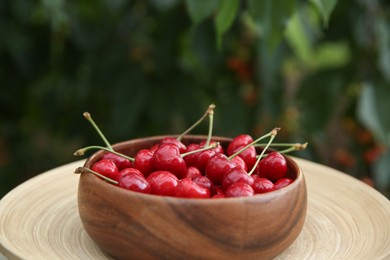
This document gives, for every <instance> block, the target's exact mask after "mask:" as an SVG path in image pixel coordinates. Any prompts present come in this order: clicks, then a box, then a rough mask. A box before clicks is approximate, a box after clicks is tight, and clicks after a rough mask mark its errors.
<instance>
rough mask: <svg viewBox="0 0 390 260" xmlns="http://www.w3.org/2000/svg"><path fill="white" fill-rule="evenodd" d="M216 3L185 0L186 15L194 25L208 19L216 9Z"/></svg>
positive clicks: (215, 0)
mask: <svg viewBox="0 0 390 260" xmlns="http://www.w3.org/2000/svg"><path fill="white" fill-rule="evenodd" d="M218 2H219V1H218V0H212V1H208V0H185V3H186V8H187V11H188V14H189V16H190V18H191V20H192V22H193V23H195V24H198V23H200V22H202V21H203V20H204V19H206V18H207V17H209V16H210V15H211V14H212V13H213V12H214V11H215V9H216V8H217V6H218Z"/></svg>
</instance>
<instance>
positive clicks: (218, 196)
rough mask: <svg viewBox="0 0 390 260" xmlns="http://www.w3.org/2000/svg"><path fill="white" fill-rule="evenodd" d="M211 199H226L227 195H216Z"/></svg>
mask: <svg viewBox="0 0 390 260" xmlns="http://www.w3.org/2000/svg"><path fill="white" fill-rule="evenodd" d="M211 198H212V199H222V198H225V194H223V193H220V194H214V195H213V196H212V197H211Z"/></svg>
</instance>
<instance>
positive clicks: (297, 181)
mask: <svg viewBox="0 0 390 260" xmlns="http://www.w3.org/2000/svg"><path fill="white" fill-rule="evenodd" d="M177 136H178V135H155V136H148V137H140V138H134V139H129V140H125V141H121V142H118V143H115V144H113V145H112V147H113V148H114V150H115V149H116V148H118V147H121V148H122V149H123V148H124V147H127V146H128V145H129V144H131V143H133V142H141V141H153V142H155V141H159V140H161V139H162V138H164V137H177ZM186 138H192V139H199V140H204V139H205V138H207V136H205V135H190V134H189V135H186V136H185V137H184V139H186ZM212 140H221V141H231V140H232V138H230V137H225V136H213V138H212ZM118 150H120V149H118ZM104 153H106V151H105V150H98V151H96V152H94V153H93V154H92V155H90V156H89V157H88V158H87V159H86V161H85V162H84V167H88V168H90V164H91V163H93V162H95V161H96V160H98V159H100V158H101V157H102V155H103V154H104ZM282 155H283V156H284V157H285V158H286V160H287V164H288V165H289V168H293V169H294V170H295V171H296V177H295V178H294V179H293V182H291V183H290V184H289V185H287V186H285V187H283V188H281V189H278V190H273V191H269V192H265V193H261V194H255V195H253V196H249V197H224V198H215V199H213V198H208V199H199V198H182V197H173V196H163V195H156V194H146V193H141V192H136V191H131V190H126V189H124V188H121V187H118V186H116V185H113V184H110V183H108V182H107V181H105V180H103V179H101V178H99V177H98V176H96V175H94V174H93V173H90V172H87V171H83V172H82V173H81V175H80V181H81V179H82V178H85V177H87V178H90V179H91V180H92V179H93V181H94V182H96V181H98V182H101V183H102V184H103V183H104V184H103V185H105V186H106V187H107V188H108V189H113V192H116V191H117V192H125V193H127V194H129V195H132V196H137V197H139V198H140V199H141V198H147V199H150V200H164V201H167V202H180V201H188V202H191V203H199V204H202V203H210V202H211V203H231V202H234V201H248V202H251V201H256V200H262V201H263V200H271V199H272V198H274V197H275V196H277V197H279V196H282V195H283V194H285V193H289V192H291V191H292V190H294V189H296V188H297V187H298V186H299V185H301V184H302V183H303V185H306V184H305V178H304V174H303V171H302V170H301V168H300V167H299V166H298V164H297V162H296V161H295V160H294V159H293V158H292V157H291V156H288V155H285V154H282ZM92 177H93V178H92Z"/></svg>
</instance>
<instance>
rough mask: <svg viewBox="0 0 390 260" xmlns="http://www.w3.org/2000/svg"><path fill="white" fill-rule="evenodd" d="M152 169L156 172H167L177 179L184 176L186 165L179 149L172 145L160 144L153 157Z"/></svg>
mask: <svg viewBox="0 0 390 260" xmlns="http://www.w3.org/2000/svg"><path fill="white" fill-rule="evenodd" d="M153 165H154V169H155V170H158V171H169V172H171V173H173V174H174V175H176V176H177V177H178V178H179V179H181V178H183V177H184V176H185V174H186V169H187V166H186V163H185V161H184V159H183V157H182V156H181V155H180V150H179V147H178V146H176V145H174V144H162V145H160V146H159V147H158V149H157V150H156V151H155V152H154V155H153Z"/></svg>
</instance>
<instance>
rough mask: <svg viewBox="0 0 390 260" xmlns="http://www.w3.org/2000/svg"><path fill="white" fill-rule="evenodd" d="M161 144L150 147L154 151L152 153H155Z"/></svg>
mask: <svg viewBox="0 0 390 260" xmlns="http://www.w3.org/2000/svg"><path fill="white" fill-rule="evenodd" d="M159 146H160V144H154V145H153V146H152V147H150V149H149V150H150V151H151V152H152V153H154V152H155V151H156V150H157V148H158V147H159Z"/></svg>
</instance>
